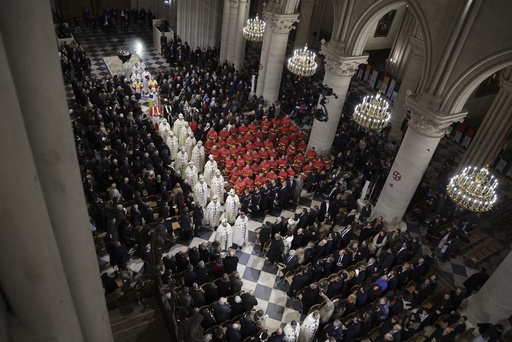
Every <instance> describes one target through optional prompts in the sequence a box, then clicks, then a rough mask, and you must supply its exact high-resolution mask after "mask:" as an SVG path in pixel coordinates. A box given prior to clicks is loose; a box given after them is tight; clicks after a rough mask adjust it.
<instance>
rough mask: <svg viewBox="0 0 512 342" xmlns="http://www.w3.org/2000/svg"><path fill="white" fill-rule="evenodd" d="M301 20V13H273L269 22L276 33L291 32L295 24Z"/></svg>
mask: <svg viewBox="0 0 512 342" xmlns="http://www.w3.org/2000/svg"><path fill="white" fill-rule="evenodd" d="M298 21H299V14H275V13H274V14H273V15H272V18H270V20H269V23H270V27H271V28H272V32H274V33H284V34H288V33H290V30H291V29H292V28H293V24H295V22H298Z"/></svg>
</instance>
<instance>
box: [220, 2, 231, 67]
mask: <svg viewBox="0 0 512 342" xmlns="http://www.w3.org/2000/svg"><path fill="white" fill-rule="evenodd" d="M230 16H231V5H230V1H229V0H224V7H223V10H222V30H221V38H220V52H219V58H220V62H221V63H222V62H224V60H226V59H227V55H228V37H229V23H230Z"/></svg>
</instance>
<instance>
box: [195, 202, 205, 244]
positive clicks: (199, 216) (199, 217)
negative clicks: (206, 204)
mask: <svg viewBox="0 0 512 342" xmlns="http://www.w3.org/2000/svg"><path fill="white" fill-rule="evenodd" d="M203 218H204V210H203V206H202V205H201V203H199V202H197V203H196V205H195V206H194V213H193V220H194V236H196V237H199V236H200V235H199V231H200V230H201V228H202V224H203Z"/></svg>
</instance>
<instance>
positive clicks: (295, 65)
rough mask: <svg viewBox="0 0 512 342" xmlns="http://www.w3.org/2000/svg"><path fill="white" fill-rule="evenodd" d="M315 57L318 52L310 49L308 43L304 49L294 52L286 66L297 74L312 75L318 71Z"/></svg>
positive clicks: (302, 75)
mask: <svg viewBox="0 0 512 342" xmlns="http://www.w3.org/2000/svg"><path fill="white" fill-rule="evenodd" d="M315 59H316V53H314V52H313V51H311V50H308V45H307V44H306V45H304V48H303V49H297V50H295V51H294V52H293V56H292V57H290V58H288V63H287V64H286V67H287V68H288V70H290V72H291V73H293V74H295V75H297V76H300V77H310V76H313V75H314V74H315V72H316V67H317V64H316V62H315Z"/></svg>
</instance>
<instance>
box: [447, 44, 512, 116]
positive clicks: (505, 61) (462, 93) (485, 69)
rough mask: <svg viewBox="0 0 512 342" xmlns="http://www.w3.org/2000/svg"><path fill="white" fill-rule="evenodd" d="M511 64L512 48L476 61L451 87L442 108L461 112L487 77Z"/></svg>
mask: <svg viewBox="0 0 512 342" xmlns="http://www.w3.org/2000/svg"><path fill="white" fill-rule="evenodd" d="M509 65H512V49H506V50H502V51H498V52H496V53H494V54H492V55H490V56H488V57H486V58H483V59H481V60H479V61H476V62H475V63H474V64H473V65H472V66H471V67H470V68H468V69H467V70H465V72H464V73H463V74H462V75H461V76H460V77H459V78H458V80H457V81H456V82H454V83H453V84H452V86H451V87H450V88H449V89H450V90H449V91H448V92H447V93H446V96H444V99H443V102H442V103H441V108H440V110H441V111H443V112H446V113H459V112H461V111H462V110H463V107H464V105H465V104H466V102H467V100H468V98H469V96H471V94H472V93H473V91H474V90H475V89H476V87H478V86H479V85H480V84H481V83H482V82H483V81H484V80H485V79H486V78H487V77H489V76H491V75H492V74H493V73H495V72H496V71H499V70H501V69H503V68H505V67H507V66H509Z"/></svg>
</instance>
